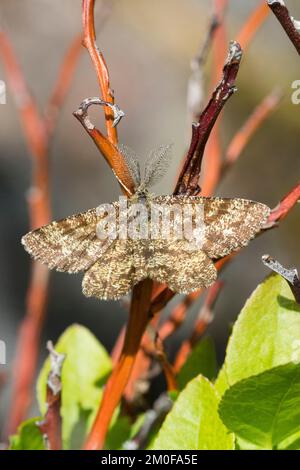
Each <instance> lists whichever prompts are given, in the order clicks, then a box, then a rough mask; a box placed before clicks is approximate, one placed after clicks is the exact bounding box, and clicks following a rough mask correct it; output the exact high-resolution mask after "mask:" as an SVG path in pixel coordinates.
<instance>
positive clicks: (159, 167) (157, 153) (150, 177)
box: [143, 144, 173, 188]
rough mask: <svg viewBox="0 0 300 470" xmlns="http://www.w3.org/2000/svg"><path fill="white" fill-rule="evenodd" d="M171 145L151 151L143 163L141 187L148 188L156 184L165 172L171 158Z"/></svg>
mask: <svg viewBox="0 0 300 470" xmlns="http://www.w3.org/2000/svg"><path fill="white" fill-rule="evenodd" d="M172 147H173V145H172V144H168V145H161V146H160V147H158V148H157V149H155V150H152V151H151V152H150V154H149V156H148V158H147V160H146V163H145V171H144V181H143V185H144V186H145V187H146V188H148V187H150V186H153V185H154V184H155V183H157V182H158V181H159V180H160V179H161V178H162V177H163V176H164V175H165V174H166V172H167V169H168V167H169V165H170V160H171V157H172Z"/></svg>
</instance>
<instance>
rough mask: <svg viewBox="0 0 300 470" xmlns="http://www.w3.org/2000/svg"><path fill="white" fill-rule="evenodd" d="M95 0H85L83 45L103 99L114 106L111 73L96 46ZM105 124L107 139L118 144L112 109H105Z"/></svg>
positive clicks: (83, 9)
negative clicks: (110, 81)
mask: <svg viewBox="0 0 300 470" xmlns="http://www.w3.org/2000/svg"><path fill="white" fill-rule="evenodd" d="M94 7H95V0H83V2H82V20H83V45H84V47H86V49H87V50H88V53H89V55H90V58H91V60H92V63H93V66H94V68H95V71H96V74H97V78H98V82H99V86H100V90H101V94H102V98H103V100H104V101H107V102H108V103H111V104H113V103H114V95H113V92H112V90H111V89H110V83H109V73H108V68H107V65H106V62H105V60H104V57H103V55H102V52H101V51H100V50H99V49H98V47H97V45H96V33H95V20H94ZM105 123H106V129H107V137H108V139H109V141H110V142H111V143H113V144H117V142H118V135H117V129H116V128H115V127H113V113H112V110H111V108H109V107H106V108H105Z"/></svg>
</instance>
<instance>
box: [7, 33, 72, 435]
mask: <svg viewBox="0 0 300 470" xmlns="http://www.w3.org/2000/svg"><path fill="white" fill-rule="evenodd" d="M79 49H80V42H79V40H78V39H76V40H75V41H74V43H73V44H72V46H71V49H70V50H69V51H68V52H67V55H66V59H65V60H64V61H63V64H62V67H61V71H60V74H59V77H60V81H58V82H57V83H56V86H55V89H54V90H55V91H54V93H53V95H52V98H51V99H50V102H49V105H48V107H47V111H46V113H45V116H44V115H42V114H40V112H39V110H38V107H37V104H36V102H35V100H34V98H33V97H32V95H31V93H30V92H29V87H28V86H27V83H26V81H25V78H24V75H23V72H22V70H21V68H20V66H19V64H18V61H17V59H16V56H15V53H14V51H13V49H12V46H11V43H10V41H9V40H8V38H7V37H6V35H5V34H4V33H3V32H0V54H1V56H2V60H3V63H4V67H5V72H6V76H7V79H8V82H9V86H10V89H11V92H12V95H13V97H14V99H15V102H16V105H17V108H18V111H19V115H20V119H21V123H22V126H23V131H24V135H25V138H26V141H27V146H28V149H29V152H30V154H31V156H32V161H33V175H32V185H31V188H30V191H29V193H28V206H29V216H30V228H31V229H35V228H37V227H40V226H41V225H44V224H47V223H48V222H49V221H50V218H51V217H50V214H51V209H50V191H49V171H48V169H49V168H48V167H49V144H50V138H51V135H52V131H53V129H54V127H55V123H56V119H57V117H58V110H59V108H60V107H61V106H62V103H63V101H64V98H65V96H66V94H67V92H68V89H69V86H70V82H71V78H72V77H73V74H74V69H75V65H76V63H77V61H78V56H79ZM61 80H63V81H61ZM48 280H49V270H48V269H47V267H46V266H42V265H41V264H39V263H37V262H33V263H32V267H31V277H30V282H29V286H28V291H27V296H26V312H25V317H24V320H23V322H22V324H21V328H20V332H19V335H18V339H17V351H16V359H15V366H14V371H13V386H12V388H13V390H12V400H11V408H10V410H9V414H8V421H7V424H6V435H9V434H12V433H14V432H15V431H16V429H17V427H18V425H19V424H20V422H21V421H22V420H23V419H24V418H25V416H26V414H27V411H28V409H29V406H30V403H31V395H32V384H33V380H34V375H35V371H36V365H37V359H38V350H39V340H40V333H41V329H42V326H43V323H44V315H45V309H46V304H47V292H48Z"/></svg>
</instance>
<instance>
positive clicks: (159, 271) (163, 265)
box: [147, 240, 217, 294]
mask: <svg viewBox="0 0 300 470" xmlns="http://www.w3.org/2000/svg"><path fill="white" fill-rule="evenodd" d="M151 245H152V249H151V256H150V257H149V259H148V261H147V273H148V277H150V278H151V279H153V280H155V281H158V282H161V283H165V284H168V286H169V288H170V289H171V290H172V291H173V292H178V293H181V294H188V293H189V292H193V291H195V290H198V289H200V287H209V286H210V285H211V284H212V283H213V282H214V281H215V280H216V278H217V270H216V268H215V265H214V263H213V262H212V261H211V259H210V258H209V257H208V256H207V254H206V253H205V252H204V251H202V250H193V251H191V250H190V249H189V243H188V242H187V241H185V240H173V241H168V240H153V241H152V242H151Z"/></svg>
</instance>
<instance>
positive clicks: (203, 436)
mask: <svg viewBox="0 0 300 470" xmlns="http://www.w3.org/2000/svg"><path fill="white" fill-rule="evenodd" d="M218 403H219V398H218V395H217V393H216V391H215V389H214V386H213V385H212V384H211V383H210V382H209V380H207V379H206V378H205V377H202V376H199V377H196V378H195V379H193V380H192V381H191V382H189V384H188V385H187V386H186V388H185V389H184V390H183V391H182V392H181V393H180V394H179V396H178V398H177V400H176V402H175V403H174V406H173V408H172V410H171V411H170V412H169V414H168V416H167V417H166V419H165V421H164V423H163V425H162V427H161V429H160V431H159V433H158V436H157V438H156V439H155V441H154V444H153V446H152V447H151V449H152V450H177V449H178V450H221V449H224V450H233V449H234V436H233V435H232V434H229V433H228V430H227V429H226V428H225V426H224V425H223V423H222V421H221V420H220V418H219V415H218Z"/></svg>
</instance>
